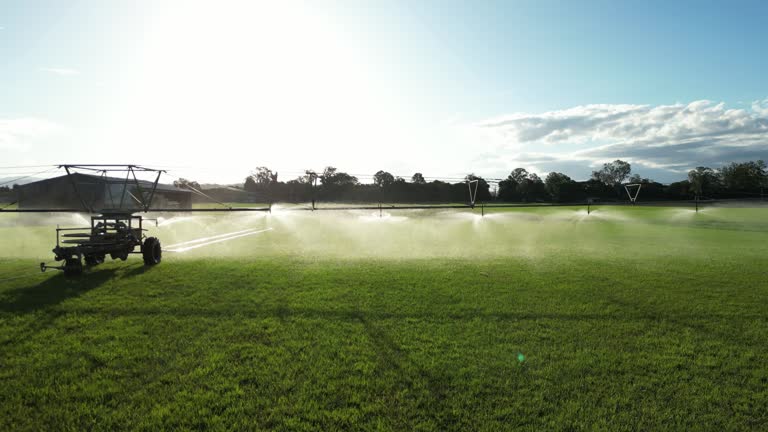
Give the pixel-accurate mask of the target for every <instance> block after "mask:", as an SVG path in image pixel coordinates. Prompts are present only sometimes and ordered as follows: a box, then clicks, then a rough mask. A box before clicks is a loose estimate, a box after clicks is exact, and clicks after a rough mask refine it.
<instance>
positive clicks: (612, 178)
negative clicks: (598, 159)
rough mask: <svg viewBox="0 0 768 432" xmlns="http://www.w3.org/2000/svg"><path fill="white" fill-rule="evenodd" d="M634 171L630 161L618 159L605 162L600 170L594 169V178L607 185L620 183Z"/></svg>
mask: <svg viewBox="0 0 768 432" xmlns="http://www.w3.org/2000/svg"><path fill="white" fill-rule="evenodd" d="M630 172H632V166H631V165H630V164H629V162H624V161H623V160H620V159H616V160H615V161H613V162H611V163H606V164H603V167H602V168H601V169H600V170H599V171H592V178H593V179H594V180H597V181H599V182H601V183H603V184H604V185H606V186H616V185H620V184H621V183H622V182H623V181H624V180H625V179H626V178H627V177H629V173H630Z"/></svg>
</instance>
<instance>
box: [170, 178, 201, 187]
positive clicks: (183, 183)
mask: <svg viewBox="0 0 768 432" xmlns="http://www.w3.org/2000/svg"><path fill="white" fill-rule="evenodd" d="M173 185H174V186H175V187H177V188H179V189H196V190H200V183H198V182H196V181H194V180H187V179H185V178H179V179H178V180H174V181H173Z"/></svg>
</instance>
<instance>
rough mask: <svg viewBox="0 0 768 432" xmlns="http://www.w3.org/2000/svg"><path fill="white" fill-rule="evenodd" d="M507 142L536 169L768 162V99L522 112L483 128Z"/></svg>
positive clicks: (517, 158) (675, 168)
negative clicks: (619, 162) (617, 162)
mask: <svg viewBox="0 0 768 432" xmlns="http://www.w3.org/2000/svg"><path fill="white" fill-rule="evenodd" d="M479 126H480V127H482V128H483V129H489V130H492V131H495V132H496V133H498V134H500V135H501V136H502V137H504V139H505V142H506V146H505V147H504V149H503V150H504V151H505V152H507V153H509V154H513V155H512V156H509V159H510V162H525V163H527V164H530V165H533V166H537V167H547V168H548V169H553V168H551V167H556V166H558V164H565V163H569V164H571V165H572V162H575V161H578V162H580V163H581V164H582V165H583V166H584V168H585V171H586V168H587V167H594V166H597V165H599V164H601V163H603V162H605V161H609V160H613V159H617V158H620V159H624V160H628V161H629V162H632V163H634V164H636V165H641V166H643V167H646V168H649V169H652V170H661V171H666V172H667V173H670V174H671V173H680V172H685V171H686V170H687V169H689V168H691V167H694V166H697V165H711V166H719V165H721V164H724V163H727V162H731V161H737V160H749V159H759V158H763V159H765V158H768V100H764V101H756V102H754V103H752V106H751V109H728V108H726V106H725V104H724V103H714V102H710V101H706V100H701V101H695V102H691V103H689V104H674V105H659V106H651V105H610V104H605V105H584V106H577V107H573V108H569V109H565V110H558V111H549V112H544V113H538V114H529V113H517V114H512V115H508V116H504V117H499V118H496V119H490V120H487V121H484V122H482V123H480V124H479Z"/></svg>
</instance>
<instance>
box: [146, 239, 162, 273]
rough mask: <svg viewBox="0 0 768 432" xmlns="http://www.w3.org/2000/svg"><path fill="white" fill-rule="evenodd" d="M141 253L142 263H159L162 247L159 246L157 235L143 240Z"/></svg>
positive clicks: (149, 264)
mask: <svg viewBox="0 0 768 432" xmlns="http://www.w3.org/2000/svg"><path fill="white" fill-rule="evenodd" d="M141 255H142V256H143V257H144V265H148V266H151V265H156V264H160V261H161V260H162V259H163V248H162V247H161V246H160V240H159V239H158V238H157V237H149V238H147V239H146V240H144V244H143V245H142V246H141Z"/></svg>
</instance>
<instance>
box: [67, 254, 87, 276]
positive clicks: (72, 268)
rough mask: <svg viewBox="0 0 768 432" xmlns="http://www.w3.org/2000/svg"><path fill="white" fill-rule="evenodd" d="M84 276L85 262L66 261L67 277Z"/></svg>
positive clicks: (74, 259) (75, 259)
mask: <svg viewBox="0 0 768 432" xmlns="http://www.w3.org/2000/svg"><path fill="white" fill-rule="evenodd" d="M81 274H83V262H82V261H80V258H67V259H66V260H65V261H64V275H65V276H80V275H81Z"/></svg>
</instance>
